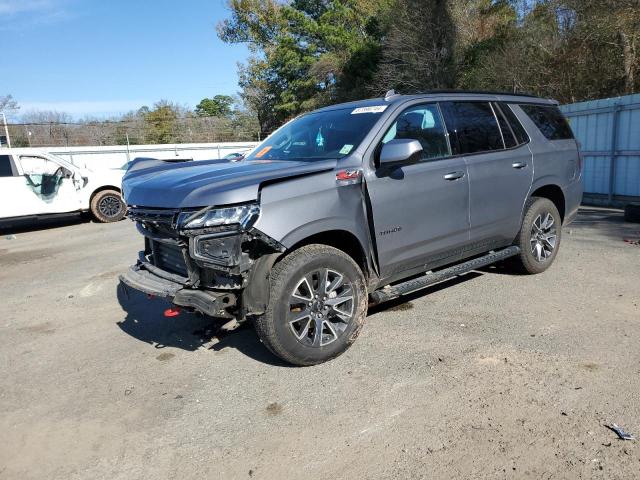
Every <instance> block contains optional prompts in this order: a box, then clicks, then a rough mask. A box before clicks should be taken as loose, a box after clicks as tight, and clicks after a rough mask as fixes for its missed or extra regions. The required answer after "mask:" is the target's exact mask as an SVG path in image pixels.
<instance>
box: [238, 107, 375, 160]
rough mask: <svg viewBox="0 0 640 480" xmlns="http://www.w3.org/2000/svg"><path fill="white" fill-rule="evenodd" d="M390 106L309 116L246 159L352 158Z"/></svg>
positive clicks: (311, 114)
mask: <svg viewBox="0 0 640 480" xmlns="http://www.w3.org/2000/svg"><path fill="white" fill-rule="evenodd" d="M386 108H387V105H380V106H374V107H361V108H345V109H340V110H329V111H324V112H317V113H310V114H308V115H304V116H302V117H300V118H297V119H296V120H293V121H292V122H289V123H287V124H285V125H284V126H283V127H281V128H280V129H279V130H277V131H276V132H275V133H274V134H273V135H271V136H270V137H269V138H267V139H266V140H265V141H264V142H263V143H262V144H261V145H259V146H258V147H257V148H256V149H254V150H253V151H252V152H251V154H249V155H248V156H247V160H321V159H328V158H342V157H344V156H346V155H349V153H351V152H352V151H353V150H354V149H355V148H356V147H357V146H358V145H359V144H360V142H362V140H363V139H364V137H365V135H366V134H367V133H368V132H369V130H371V128H372V127H373V125H375V123H376V122H377V121H378V119H379V118H380V116H381V115H382V112H384V110H385V109H386Z"/></svg>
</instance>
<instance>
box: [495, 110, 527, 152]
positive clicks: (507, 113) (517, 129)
mask: <svg viewBox="0 0 640 480" xmlns="http://www.w3.org/2000/svg"><path fill="white" fill-rule="evenodd" d="M498 107H499V109H500V111H501V112H502V114H503V115H504V117H505V118H506V119H507V122H509V126H510V127H511V129H512V130H513V133H514V135H515V136H516V139H517V140H518V144H523V143H528V142H529V136H528V135H527V132H526V131H525V129H524V127H523V126H522V124H521V123H520V120H518V117H516V115H515V113H513V110H511V107H510V106H509V105H507V104H506V103H499V104H498Z"/></svg>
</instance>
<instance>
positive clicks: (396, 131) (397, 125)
mask: <svg viewBox="0 0 640 480" xmlns="http://www.w3.org/2000/svg"><path fill="white" fill-rule="evenodd" d="M403 138H404V139H411V140H418V141H419V142H420V144H421V145H422V160H429V159H434V158H440V157H446V156H448V155H449V145H448V143H447V137H446V134H445V131H444V125H443V123H442V119H441V117H440V112H439V110H438V106H437V105H436V104H429V105H415V106H413V107H410V108H408V109H407V110H405V111H404V112H402V113H401V114H400V115H399V116H398V118H397V119H396V121H395V122H394V123H393V125H391V128H389V130H388V131H387V134H386V135H385V136H384V138H383V139H382V143H383V144H384V143H387V142H390V141H391V140H395V139H403Z"/></svg>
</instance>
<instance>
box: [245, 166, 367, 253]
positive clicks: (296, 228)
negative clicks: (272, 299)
mask: <svg viewBox="0 0 640 480" xmlns="http://www.w3.org/2000/svg"><path fill="white" fill-rule="evenodd" d="M255 228H256V229H258V230H260V231H261V232H263V233H265V234H266V235H268V236H270V237H271V238H273V239H274V240H277V241H278V242H280V243H281V244H282V245H284V246H285V247H286V248H291V247H293V246H294V245H296V244H297V243H299V242H301V241H303V240H304V239H306V238H308V237H311V236H313V235H317V234H320V233H326V232H332V231H344V232H348V233H350V234H351V235H353V236H354V237H355V238H356V239H357V240H358V241H359V242H360V246H361V248H362V251H363V252H365V254H366V256H367V260H368V261H369V260H370V258H369V257H370V253H369V249H368V248H367V245H369V240H368V238H369V237H368V235H369V231H368V223H367V216H366V213H365V210H364V202H363V197H362V185H360V184H355V185H337V184H336V178H335V172H334V171H329V172H323V173H320V174H317V175H312V176H309V177H302V178H296V179H292V180H289V181H285V182H280V183H277V184H272V185H266V186H264V187H263V188H262V190H261V192H260V218H259V219H258V221H257V222H256V224H255Z"/></svg>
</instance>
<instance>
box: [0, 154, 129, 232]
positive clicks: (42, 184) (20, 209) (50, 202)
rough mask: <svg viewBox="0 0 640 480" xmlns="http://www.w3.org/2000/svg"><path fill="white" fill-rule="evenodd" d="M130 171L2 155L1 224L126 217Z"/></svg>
mask: <svg viewBox="0 0 640 480" xmlns="http://www.w3.org/2000/svg"><path fill="white" fill-rule="evenodd" d="M124 172H125V171H124V170H121V169H104V170H90V169H87V168H80V167H78V166H76V165H74V164H72V163H70V162H68V161H66V160H64V159H63V158H60V157H57V156H55V155H52V154H50V153H46V152H44V151H42V150H36V149H27V148H12V149H0V223H12V222H13V221H17V220H23V219H37V218H39V217H45V216H50V215H58V214H66V213H72V212H85V211H90V212H91V213H92V215H93V216H94V217H95V219H96V220H98V221H99V222H117V221H118V220H121V219H122V218H123V217H124V216H125V214H126V205H125V204H124V202H123V200H122V196H121V194H120V187H121V183H122V176H123V175H124Z"/></svg>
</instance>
